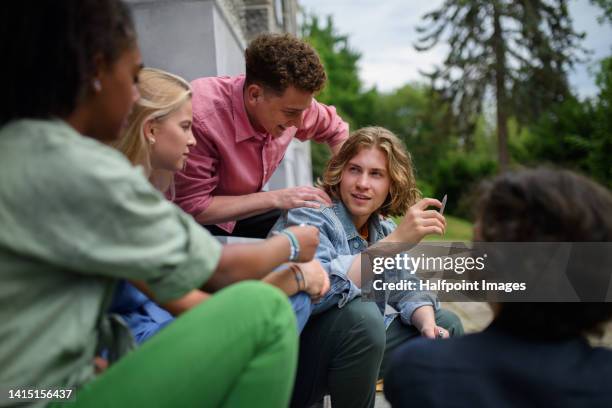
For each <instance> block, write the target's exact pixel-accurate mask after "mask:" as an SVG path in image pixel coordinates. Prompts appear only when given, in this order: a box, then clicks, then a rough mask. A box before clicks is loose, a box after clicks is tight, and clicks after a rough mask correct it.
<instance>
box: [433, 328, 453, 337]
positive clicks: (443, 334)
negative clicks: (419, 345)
mask: <svg viewBox="0 0 612 408" xmlns="http://www.w3.org/2000/svg"><path fill="white" fill-rule="evenodd" d="M449 337H450V333H449V332H448V330H446V329H445V328H444V327H440V326H436V338H438V339H447V338H449Z"/></svg>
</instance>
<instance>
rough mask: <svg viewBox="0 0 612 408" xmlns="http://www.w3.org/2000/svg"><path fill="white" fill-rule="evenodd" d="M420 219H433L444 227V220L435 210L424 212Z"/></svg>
mask: <svg viewBox="0 0 612 408" xmlns="http://www.w3.org/2000/svg"><path fill="white" fill-rule="evenodd" d="M421 218H435V219H437V220H439V221H440V222H441V223H442V224H444V226H446V218H444V216H443V215H442V214H440V213H439V212H438V211H436V210H426V211H423V212H422V213H421Z"/></svg>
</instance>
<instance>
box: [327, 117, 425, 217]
mask: <svg viewBox="0 0 612 408" xmlns="http://www.w3.org/2000/svg"><path fill="white" fill-rule="evenodd" d="M372 147H375V148H377V149H379V150H380V151H382V152H383V153H384V154H385V156H387V165H388V167H389V177H390V178H391V185H390V188H389V195H388V196H387V198H386V199H385V202H384V203H383V205H382V207H381V208H380V209H379V210H378V211H379V213H380V214H382V215H383V216H389V215H391V216H400V215H404V214H405V213H406V211H407V210H408V208H409V207H410V206H411V205H413V204H414V203H416V202H417V201H418V200H419V199H420V197H421V193H420V192H419V190H418V189H417V186H416V179H415V177H414V170H413V165H412V157H411V156H410V153H409V152H408V151H406V149H405V148H404V145H403V144H402V142H401V141H400V140H399V138H398V137H397V136H395V135H394V134H393V133H392V132H391V131H390V130H387V129H385V128H382V127H377V126H373V127H365V128H361V129H358V130H356V131H355V132H353V133H352V134H351V135H350V136H349V138H348V139H347V140H346V142H344V144H343V145H342V148H340V151H339V152H338V153H337V154H336V155H335V156H334V157H332V158H331V159H330V160H329V162H328V163H327V167H326V168H325V172H324V173H323V178H322V179H319V180H318V181H317V186H318V187H320V188H322V189H323V190H325V192H326V193H327V194H329V196H330V197H331V198H333V199H336V200H341V197H340V182H341V181H342V171H343V170H344V168H345V167H346V165H347V163H348V162H349V161H350V160H351V159H352V158H353V157H355V156H356V155H357V154H358V153H359V152H360V151H361V150H362V149H366V148H372Z"/></svg>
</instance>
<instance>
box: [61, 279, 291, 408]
mask: <svg viewBox="0 0 612 408" xmlns="http://www.w3.org/2000/svg"><path fill="white" fill-rule="evenodd" d="M297 346H298V344H297V332H296V322H295V317H294V314H293V311H292V309H291V307H290V305H289V302H288V301H287V296H285V295H284V294H283V293H282V292H281V291H279V290H278V289H276V288H273V287H271V286H269V285H267V284H263V283H260V282H243V283H239V284H236V285H232V286H230V287H228V288H226V289H224V290H222V291H220V292H219V293H217V294H215V295H214V296H212V297H211V298H210V299H209V300H207V301H205V302H204V303H202V304H201V305H199V306H198V307H196V308H194V309H193V310H191V311H189V312H188V313H185V314H184V315H183V316H181V317H180V318H178V319H177V320H176V321H174V322H173V323H172V324H170V325H168V326H167V327H165V328H164V329H162V330H161V331H160V332H159V333H158V334H157V335H155V336H154V337H153V338H152V339H151V340H149V341H147V342H146V343H144V344H143V345H142V346H141V347H140V348H139V349H138V350H135V351H133V352H131V353H130V354H128V355H127V356H125V357H124V358H122V359H121V360H119V361H118V362H117V363H115V364H113V365H112V366H111V367H110V368H109V369H108V370H106V371H105V372H104V373H103V374H102V375H100V376H99V377H98V378H96V379H95V380H93V381H92V382H91V383H89V384H87V385H85V386H84V387H83V388H82V389H80V390H79V391H78V392H77V396H76V403H69V404H66V406H67V407H73V408H76V407H94V408H95V407H266V408H267V407H279V408H281V407H283V408H284V407H286V406H287V405H288V403H289V398H290V396H291V389H292V387H293V382H294V377H295V370H296V361H297Z"/></svg>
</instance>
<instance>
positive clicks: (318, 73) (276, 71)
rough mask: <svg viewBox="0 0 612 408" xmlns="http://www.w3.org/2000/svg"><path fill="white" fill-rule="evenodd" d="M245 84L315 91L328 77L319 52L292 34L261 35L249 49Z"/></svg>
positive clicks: (278, 88) (246, 59)
mask: <svg viewBox="0 0 612 408" xmlns="http://www.w3.org/2000/svg"><path fill="white" fill-rule="evenodd" d="M244 56H245V61H246V83H247V85H250V84H258V85H261V86H263V87H264V88H267V89H270V90H272V91H274V92H275V93H277V94H282V93H283V92H285V90H286V89H287V87H289V86H290V85H291V86H294V87H295V88H297V89H299V90H302V91H306V92H311V93H315V92H318V91H320V90H321V89H323V86H324V85H325V81H326V80H327V76H326V75H325V69H324V68H323V65H322V64H321V60H320V59H319V55H318V54H317V52H316V51H315V50H314V49H313V48H312V47H311V46H310V45H308V44H306V43H305V42H304V41H302V40H300V39H298V38H296V37H294V36H293V35H291V34H269V33H267V34H262V35H259V36H258V37H257V38H255V39H254V40H253V41H252V42H251V43H250V44H249V46H248V48H247V49H246V51H245V53H244Z"/></svg>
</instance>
